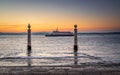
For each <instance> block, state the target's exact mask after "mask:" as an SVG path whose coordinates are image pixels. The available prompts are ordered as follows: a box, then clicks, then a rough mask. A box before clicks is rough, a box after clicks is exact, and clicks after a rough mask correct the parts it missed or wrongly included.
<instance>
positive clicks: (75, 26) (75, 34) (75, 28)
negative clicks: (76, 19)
mask: <svg viewBox="0 0 120 75" xmlns="http://www.w3.org/2000/svg"><path fill="white" fill-rule="evenodd" d="M77 41H78V39H77V25H76V24H75V25H74V51H75V52H77V50H78V45H77Z"/></svg>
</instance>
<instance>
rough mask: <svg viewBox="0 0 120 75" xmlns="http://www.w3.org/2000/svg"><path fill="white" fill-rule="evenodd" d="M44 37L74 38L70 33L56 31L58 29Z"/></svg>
mask: <svg viewBox="0 0 120 75" xmlns="http://www.w3.org/2000/svg"><path fill="white" fill-rule="evenodd" d="M45 36H74V34H73V33H72V32H61V31H58V28H57V29H56V30H55V31H53V32H52V33H48V34H46V35H45Z"/></svg>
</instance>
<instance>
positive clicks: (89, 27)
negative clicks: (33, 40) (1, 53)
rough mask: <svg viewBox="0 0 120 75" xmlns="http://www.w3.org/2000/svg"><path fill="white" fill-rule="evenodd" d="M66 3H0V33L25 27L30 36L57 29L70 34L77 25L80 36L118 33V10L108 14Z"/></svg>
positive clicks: (119, 27) (84, 5)
mask: <svg viewBox="0 0 120 75" xmlns="http://www.w3.org/2000/svg"><path fill="white" fill-rule="evenodd" d="M11 1H12V0H11ZM51 1H53V0H51ZM66 1H67V0H65V1H63V0H62V1H61V2H59V3H58V4H57V2H55V1H53V2H50V1H45V2H44V1H42V2H43V3H42V2H27V3H28V4H26V2H24V1H21V2H17V1H16V3H14V2H15V1H14V2H8V1H5V2H4V1H3V2H0V9H1V10H0V32H26V31H27V25H28V23H30V24H31V27H32V32H48V31H53V30H55V29H56V28H57V27H58V29H59V30H61V31H73V29H74V27H73V26H74V24H77V25H78V30H79V31H80V32H84V31H85V32H91V31H94V32H95V31H119V30H120V21H119V20H120V16H119V15H120V14H117V15H116V13H117V10H116V11H112V12H110V11H111V10H109V9H108V8H107V9H103V8H102V9H98V8H99V6H98V8H97V6H96V8H95V6H92V5H94V4H92V5H91V6H87V4H88V3H84V4H83V5H82V4H81V5H82V7H80V5H79V1H78V2H77V0H70V1H71V3H69V4H68V3H67V2H66ZM65 2H66V3H65ZM40 3H41V4H40ZM60 3H61V4H60ZM104 3H105V2H104ZM76 4H78V5H76ZM96 5H97V4H96ZM105 5H106V4H105ZM100 6H101V5H100ZM116 9H117V7H116ZM96 10H97V11H96ZM99 10H101V11H100V12H99Z"/></svg>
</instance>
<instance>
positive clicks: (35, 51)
mask: <svg viewBox="0 0 120 75" xmlns="http://www.w3.org/2000/svg"><path fill="white" fill-rule="evenodd" d="M73 42H74V37H45V36H44V35H32V53H31V57H53V58H52V59H31V64H32V65H72V64H74V53H73V44H74V43H73ZM78 45H79V50H78V59H77V60H78V64H82V63H99V62H101V63H120V34H80V35H78ZM4 57H27V35H0V58H4ZM54 57H66V58H54ZM67 57H71V58H67ZM3 65H5V66H18V65H19V66H24V65H27V60H26V59H0V66H3Z"/></svg>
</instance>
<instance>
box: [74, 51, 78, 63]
mask: <svg viewBox="0 0 120 75" xmlns="http://www.w3.org/2000/svg"><path fill="white" fill-rule="evenodd" d="M77 56H78V55H77V51H76V50H74V65H78V57H77Z"/></svg>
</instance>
